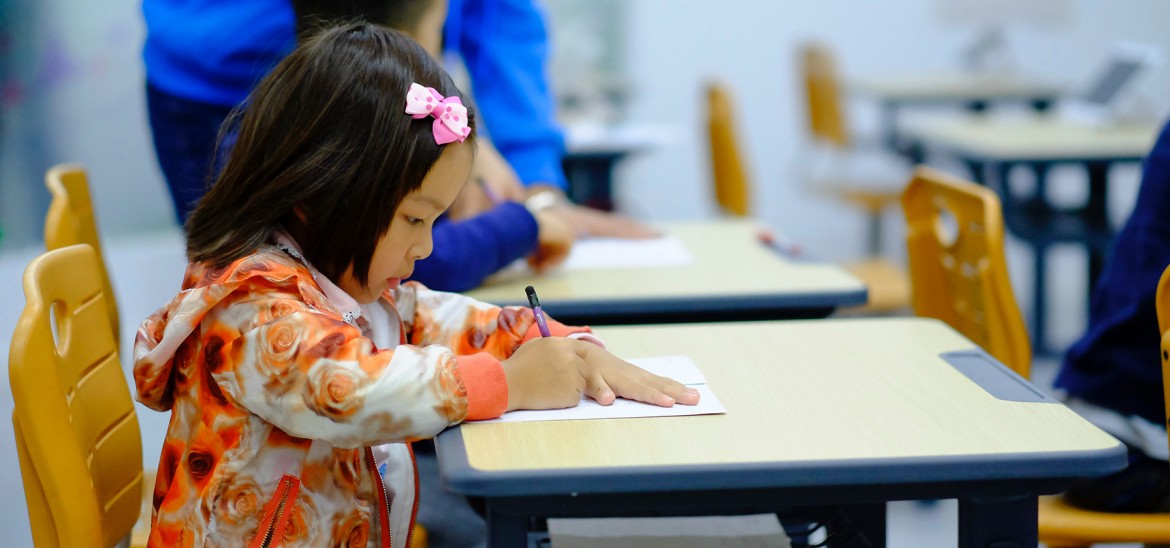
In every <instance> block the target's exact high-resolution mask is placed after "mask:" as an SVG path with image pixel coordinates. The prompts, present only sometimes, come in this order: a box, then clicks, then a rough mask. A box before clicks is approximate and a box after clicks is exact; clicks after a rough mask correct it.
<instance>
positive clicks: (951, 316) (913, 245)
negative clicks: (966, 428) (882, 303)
mask: <svg viewBox="0 0 1170 548" xmlns="http://www.w3.org/2000/svg"><path fill="white" fill-rule="evenodd" d="M902 208H903V211H904V213H905V215H906V225H907V228H906V246H907V256H908V258H909V261H910V286H911V299H910V300H911V303H912V304H913V308H914V313H915V314H917V315H919V316H926V317H930V318H937V319H939V320H942V321H944V322H946V323H947V324H949V325H950V326H951V327H953V328H955V330H957V331H959V332H960V333H962V334H963V335H966V336H967V338H969V339H971V340H972V341H973V342H974V343H975V344H978V345H979V346H981V347H983V348H984V349H986V350H987V352H988V353H990V354H991V355H992V356H995V357H996V358H997V359H998V360H999V361H1001V362H1003V363H1004V365H1007V366H1008V367H1010V368H1012V369H1013V370H1014V371H1015V372H1016V373H1019V374H1020V375H1021V376H1023V377H1025V378H1027V377H1028V376H1029V373H1030V368H1031V363H1032V348H1031V345H1030V344H1029V342H1028V331H1027V329H1026V328H1025V327H1024V320H1023V316H1021V315H1020V309H1019V306H1018V305H1017V304H1016V298H1015V295H1014V294H1013V293H1012V286H1011V280H1010V279H1009V278H1008V271H1007V259H1006V258H1005V257H1004V251H1003V213H1002V211H1000V205H999V197H998V196H996V195H995V193H994V192H992V191H991V190H989V189H988V188H987V187H983V186H980V185H977V184H975V183H971V182H967V181H963V180H960V179H958V178H955V177H951V176H950V175H947V174H945V173H943V172H941V171H937V170H934V169H931V168H927V167H919V168H918V169H916V170H915V171H914V175H913V178H912V179H911V180H910V184H908V185H907V186H906V189H905V191H904V192H903V193H902Z"/></svg>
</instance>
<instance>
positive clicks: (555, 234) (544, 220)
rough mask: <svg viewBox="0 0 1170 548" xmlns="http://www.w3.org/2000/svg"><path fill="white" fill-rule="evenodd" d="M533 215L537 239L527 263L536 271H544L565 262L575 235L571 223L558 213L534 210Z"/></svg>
mask: <svg viewBox="0 0 1170 548" xmlns="http://www.w3.org/2000/svg"><path fill="white" fill-rule="evenodd" d="M534 216H535V217H536V224H537V240H539V241H538V242H537V244H536V251H534V252H533V253H532V255H530V256H529V257H528V265H529V266H531V267H532V268H533V269H534V270H536V271H537V272H545V271H547V270H548V269H550V268H553V267H555V266H557V265H559V264H561V263H563V262H565V259H566V258H568V257H569V250H570V249H572V248H573V239H574V238H575V237H576V236H575V233H574V231H573V227H572V225H570V224H569V223H568V221H566V220H565V219H564V217H562V216H561V215H560V214H558V213H554V212H553V211H550V210H544V211H538V212H536V214H535V215H534Z"/></svg>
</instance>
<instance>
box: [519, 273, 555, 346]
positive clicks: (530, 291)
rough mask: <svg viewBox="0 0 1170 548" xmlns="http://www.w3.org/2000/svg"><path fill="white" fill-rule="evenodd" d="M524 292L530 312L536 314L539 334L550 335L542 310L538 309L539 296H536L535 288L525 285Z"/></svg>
mask: <svg viewBox="0 0 1170 548" xmlns="http://www.w3.org/2000/svg"><path fill="white" fill-rule="evenodd" d="M524 294H526V295H528V305H529V306H531V307H532V314H533V315H534V316H536V327H537V329H540V336H541V337H550V336H552V333H549V331H548V322H546V321H544V311H543V310H541V309H540V298H539V297H537V296H536V289H534V288H533V287H532V286H528V287H525V288H524Z"/></svg>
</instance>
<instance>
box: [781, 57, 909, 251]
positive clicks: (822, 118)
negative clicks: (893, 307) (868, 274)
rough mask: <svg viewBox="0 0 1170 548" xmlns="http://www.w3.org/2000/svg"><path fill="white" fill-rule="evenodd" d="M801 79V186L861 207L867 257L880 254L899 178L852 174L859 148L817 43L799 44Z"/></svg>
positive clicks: (832, 70) (829, 62) (833, 71)
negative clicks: (885, 220) (803, 143)
mask: <svg viewBox="0 0 1170 548" xmlns="http://www.w3.org/2000/svg"><path fill="white" fill-rule="evenodd" d="M800 76H801V81H802V82H803V84H804V95H805V100H806V108H807V113H806V116H807V123H808V135H807V137H808V145H809V148H810V150H808V151H806V152H807V154H802V155H801V162H802V163H803V164H804V167H803V169H802V171H804V173H805V184H806V185H807V186H808V187H809V188H810V190H812V191H814V192H817V193H822V194H828V195H829V196H832V197H833V198H835V199H838V200H841V201H844V202H846V203H849V204H851V205H853V206H855V207H857V208H860V209H861V210H862V211H863V212H864V213H865V216H866V220H867V223H868V227H867V232H866V242H867V243H866V253H868V254H869V255H870V256H872V257H878V256H881V255H882V250H883V240H882V216H883V215H882V214H883V213H884V212H885V211H886V209H887V208H889V207H890V206H892V205H895V204H897V202H898V198H899V196H901V191H902V183H901V181H902V180H903V179H890V180H867V179H865V178H863V177H861V176H859V175H858V174H857V173H854V171H856V168H854V167H853V166H854V165H855V160H856V158H857V155H858V152H859V147H857V146H856V143H855V141H854V139H853V138H852V137H851V136H850V133H849V129H848V123H847V121H846V116H845V110H844V108H843V107H842V101H841V92H840V89H839V85H838V76H837V68H836V66H835V63H834V60H833V55H832V52H831V51H830V50H829V48H828V47H826V46H824V45H822V44H816V43H810V44H805V45H803V46H801V48H800ZM898 161H901V160H900V159H899V160H898ZM814 164H815V165H814Z"/></svg>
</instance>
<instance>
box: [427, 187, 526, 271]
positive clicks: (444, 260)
mask: <svg viewBox="0 0 1170 548" xmlns="http://www.w3.org/2000/svg"><path fill="white" fill-rule="evenodd" d="M433 238H434V249H433V250H432V252H431V256H430V257H427V258H426V259H423V260H421V261H418V262H416V263H415V264H414V274H412V275H411V276H410V279H412V280H417V281H419V282H422V284H423V285H425V286H427V287H429V288H431V289H437V290H439V291H453V292H459V291H467V290H469V289H474V288H475V287H478V286H479V284H481V283H483V281H484V279H486V278H487V277H488V276H490V275H492V274H494V273H495V272H496V271H498V270H500V269H501V268H504V267H505V266H508V265H509V264H511V263H512V261H515V260H516V259H519V258H522V257H527V256H528V255H529V254H531V253H532V252H533V251H534V250H535V249H536V244H537V226H536V218H535V217H533V216H532V214H531V213H529V212H528V210H527V209H524V206H523V205H520V204H517V203H512V202H508V203H504V204H500V205H498V206H496V207H495V208H493V209H491V210H488V211H486V212H484V213H482V214H480V215H478V216H476V217H472V218H471V219H467V220H462V221H447V220H441V221H439V222H438V223H437V224H435V228H434V232H433Z"/></svg>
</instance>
